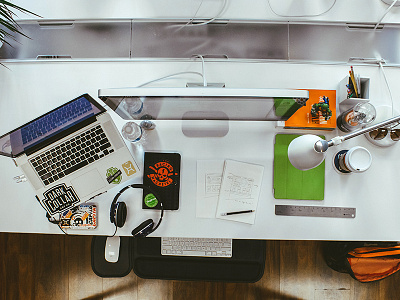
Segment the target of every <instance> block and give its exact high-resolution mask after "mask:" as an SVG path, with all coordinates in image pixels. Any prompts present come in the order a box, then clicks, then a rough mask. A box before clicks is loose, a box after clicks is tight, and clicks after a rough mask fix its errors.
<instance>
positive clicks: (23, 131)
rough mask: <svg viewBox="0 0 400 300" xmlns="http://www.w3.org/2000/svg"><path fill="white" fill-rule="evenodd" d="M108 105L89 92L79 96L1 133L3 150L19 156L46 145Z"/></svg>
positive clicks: (4, 152) (7, 154) (11, 155)
mask: <svg viewBox="0 0 400 300" xmlns="http://www.w3.org/2000/svg"><path fill="white" fill-rule="evenodd" d="M104 111H105V109H104V108H103V107H102V106H100V105H99V104H98V103H97V102H96V101H95V100H94V99H93V98H92V97H90V96H89V95H88V94H85V95H82V96H79V97H77V98H75V99H74V100H71V101H69V102H67V103H65V104H64V105H62V106H60V107H57V108H56V109H53V110H52V111H50V112H48V113H46V114H44V115H42V116H40V117H38V118H36V119H35V120H33V121H31V122H29V123H27V124H25V125H22V126H21V127H19V128H17V129H15V130H13V131H11V132H9V133H7V134H5V135H3V136H1V137H0V147H1V148H0V154H2V155H5V156H9V157H16V156H18V155H20V154H22V153H25V152H27V151H30V150H32V149H34V148H35V147H40V148H42V147H44V146H47V145H48V144H50V143H51V142H54V141H55V140H57V139H58V138H59V137H60V138H61V137H62V136H65V135H66V133H68V132H69V130H71V129H72V130H73V129H74V128H75V127H76V128H77V129H78V128H79V125H80V124H86V122H85V121H87V120H88V119H90V118H93V117H95V116H96V115H98V114H100V113H103V112H104Z"/></svg>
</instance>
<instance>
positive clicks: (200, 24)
mask: <svg viewBox="0 0 400 300" xmlns="http://www.w3.org/2000/svg"><path fill="white" fill-rule="evenodd" d="M223 1H224V3H223V5H222V8H221V9H220V11H219V12H218V13H217V14H216V16H215V17H213V18H211V19H210V20H208V21H205V22H201V23H196V24H193V23H192V22H193V20H194V18H195V17H196V15H195V16H194V17H193V18H192V19H191V20H190V21H189V24H186V25H184V26H202V25H206V24H208V23H211V22H213V21H215V20H216V19H217V18H218V17H219V16H220V15H221V14H222V12H223V11H224V10H225V8H226V5H227V4H228V0H223ZM335 1H336V0H335ZM202 3H203V0H202V1H201V4H202ZM201 4H200V6H201ZM200 6H199V8H200ZM197 12H198V10H197V11H196V14H197Z"/></svg>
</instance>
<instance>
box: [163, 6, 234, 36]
mask: <svg viewBox="0 0 400 300" xmlns="http://www.w3.org/2000/svg"><path fill="white" fill-rule="evenodd" d="M203 1H204V0H202V1H201V3H200V5H199V7H198V8H197V10H196V12H195V13H194V15H193V17H192V18H190V20H189V22H187V23H186V24H185V25H171V26H169V27H172V28H173V27H177V26H178V27H179V28H178V29H177V30H176V31H179V30H181V29H182V28H184V27H186V26H202V25H207V24H209V23H211V22H213V21H215V20H216V19H217V18H218V17H219V16H220V15H221V14H222V13H223V11H224V10H225V8H226V5H227V4H228V0H223V5H222V8H221V9H220V11H219V12H218V13H217V14H216V15H215V17H213V18H211V19H209V20H208V21H204V22H201V23H196V24H193V21H194V19H195V18H196V15H197V13H198V12H199V10H200V7H201V6H202V4H203ZM176 31H175V32H176Z"/></svg>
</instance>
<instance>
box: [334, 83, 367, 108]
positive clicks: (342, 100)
mask: <svg viewBox="0 0 400 300" xmlns="http://www.w3.org/2000/svg"><path fill="white" fill-rule="evenodd" d="M349 79H350V77H349V76H346V77H345V78H343V79H342V80H341V81H340V83H339V88H338V102H339V109H340V112H342V111H345V110H347V109H348V108H349V107H352V106H354V105H356V104H357V103H361V102H364V103H365V102H369V85H370V79H369V78H366V77H361V78H360V89H361V91H360V92H359V93H360V97H354V96H351V97H350V98H349V95H348V88H347V85H348V84H349Z"/></svg>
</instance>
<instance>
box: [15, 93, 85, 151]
mask: <svg viewBox="0 0 400 300" xmlns="http://www.w3.org/2000/svg"><path fill="white" fill-rule="evenodd" d="M91 109H92V106H91V105H90V103H89V102H88V101H87V100H85V99H84V98H82V99H78V100H77V101H74V102H72V103H70V104H68V105H66V106H63V107H61V108H59V109H57V110H56V111H54V112H52V113H50V114H47V115H45V116H43V117H42V118H40V119H38V120H36V121H33V122H32V123H30V124H28V125H26V126H24V127H23V128H21V135H22V142H23V144H24V145H25V144H26V143H28V142H30V141H32V140H35V139H37V138H38V137H41V136H43V135H45V134H46V133H48V132H49V131H52V130H54V129H56V128H57V127H59V126H61V125H63V124H65V123H67V122H70V121H72V120H74V119H76V118H77V117H79V116H81V115H82V114H84V113H86V112H88V111H90V110H91Z"/></svg>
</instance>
